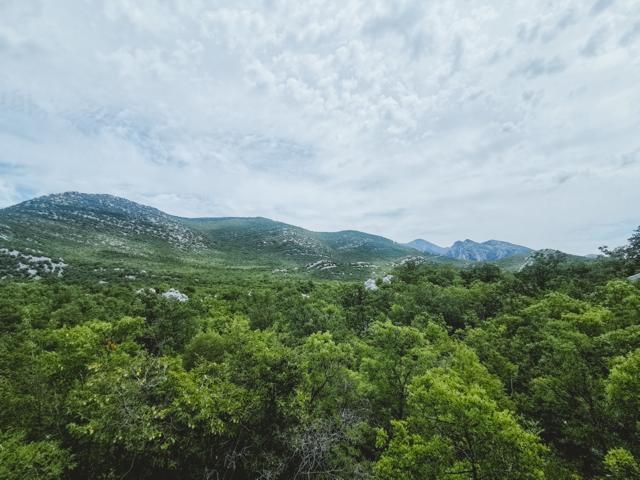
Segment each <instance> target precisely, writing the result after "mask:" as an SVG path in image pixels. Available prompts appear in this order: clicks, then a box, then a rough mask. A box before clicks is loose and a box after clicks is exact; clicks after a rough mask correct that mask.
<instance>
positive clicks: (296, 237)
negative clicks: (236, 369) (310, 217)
mask: <svg viewBox="0 0 640 480" xmlns="http://www.w3.org/2000/svg"><path fill="white" fill-rule="evenodd" d="M0 248H2V250H0V262H1V263H0V268H1V269H2V270H0V277H2V276H6V275H16V274H20V275H29V276H36V275H37V276H41V275H44V274H49V273H51V272H52V271H53V270H56V271H57V272H59V269H56V268H54V267H53V266H52V262H56V263H58V262H63V263H64V264H65V265H66V266H68V265H70V264H71V265H78V264H80V263H82V264H87V263H96V264H101V265H102V264H107V265H119V266H129V267H131V266H137V267H139V269H154V268H160V267H162V269H166V268H167V267H171V269H191V268H211V267H219V268H257V269H264V270H269V271H276V272H278V273H287V272H298V273H300V272H314V273H316V274H321V275H323V276H337V277H341V276H347V277H348V276H352V275H356V276H366V275H367V274H368V273H369V272H371V271H373V270H375V269H376V268H378V267H384V266H390V265H391V264H392V263H394V262H397V261H401V260H402V259H403V258H406V257H410V256H415V255H416V252H415V251H414V250H413V249H410V248H408V247H405V246H402V245H400V244H397V243H395V242H393V241H392V240H389V239H387V238H384V237H380V236H376V235H370V234H367V233H363V232H358V231H343V232H312V231H309V230H305V229H303V228H300V227H296V226H293V225H288V224H286V223H282V222H277V221H273V220H269V219H266V218H193V219H191V218H181V217H176V216H172V215H169V214H166V213H164V212H161V211H160V210H157V209H155V208H152V207H148V206H145V205H140V204H138V203H135V202H132V201H129V200H126V199H123V198H119V197H114V196H111V195H96V194H82V193H76V192H69V193H63V194H56V195H48V196H45V197H39V198H36V199H33V200H29V201H26V202H23V203H20V204H18V205H15V206H12V207H9V208H5V209H3V210H0ZM31 257H33V258H31ZM43 258H48V259H50V261H49V260H47V261H45V260H40V259H43ZM34 259H37V260H34ZM45 264H47V267H46V268H45V267H44V265H45Z"/></svg>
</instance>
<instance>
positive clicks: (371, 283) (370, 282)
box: [364, 278, 378, 291]
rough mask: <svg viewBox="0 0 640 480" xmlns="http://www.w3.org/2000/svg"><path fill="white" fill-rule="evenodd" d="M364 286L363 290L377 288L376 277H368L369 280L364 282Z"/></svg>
mask: <svg viewBox="0 0 640 480" xmlns="http://www.w3.org/2000/svg"><path fill="white" fill-rule="evenodd" d="M364 288H365V290H372V291H375V290H378V285H376V279H375V278H370V279H369V280H367V281H366V282H364Z"/></svg>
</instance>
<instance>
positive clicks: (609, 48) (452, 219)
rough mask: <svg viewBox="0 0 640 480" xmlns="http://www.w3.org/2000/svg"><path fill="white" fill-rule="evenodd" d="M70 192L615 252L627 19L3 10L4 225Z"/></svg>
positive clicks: (523, 8)
mask: <svg viewBox="0 0 640 480" xmlns="http://www.w3.org/2000/svg"><path fill="white" fill-rule="evenodd" d="M67 190H79V191H83V192H96V193H111V194H115V195H121V196H124V197H127V198H130V199H132V200H135V201H139V202H142V203H145V204H149V205H153V206H156V207H158V208H160V209H163V210H165V211H167V212H170V213H174V214H179V215H187V216H229V215H239V216H257V215H260V216H266V217H270V218H275V219H278V220H282V221H286V222H290V223H294V224H297V225H301V226H304V227H307V228H311V229H315V230H338V229H359V230H364V231H368V232H372V233H378V234H382V235H385V236H387V237H390V238H393V239H395V240H398V241H408V240H411V239H413V238H416V237H422V238H425V239H428V240H431V241H434V242H437V243H440V244H449V243H451V242H452V241H453V240H456V239H463V238H466V237H470V238H473V239H475V240H478V241H482V240H487V239H489V238H498V239H503V240H508V241H512V242H516V243H522V244H525V245H528V246H531V247H534V248H544V247H553V248H559V249H563V250H566V251H569V252H575V253H592V252H595V251H596V250H597V246H598V245H602V244H608V245H618V244H621V243H623V242H624V240H625V239H626V238H627V237H628V236H629V234H630V233H631V231H632V230H633V229H634V228H635V227H636V226H638V225H639V224H640V3H639V2H638V0H593V1H585V0H576V1H567V0H554V1H535V2H532V1H531V0H526V1H514V0H505V1H498V0H495V1H491V2H486V3H483V2H481V1H462V0H460V1H437V2H435V1H434V2H426V1H424V0H418V1H371V0H362V1H346V0H340V1H336V2H329V1H299V0H264V1H262V2H259V1H255V2H250V1H248V2H241V1H237V0H236V1H229V2H225V1H214V2H211V1H198V0H181V1H179V2H177V1H176V2H170V1H141V0H110V1H109V2H104V3H103V2H93V1H80V0H78V1H62V0H61V1H31V0H15V1H12V0H8V1H7V0H0V207H2V206H8V205H10V204H13V203H16V202H18V201H21V200H25V199H27V198H30V197H33V196H36V195H41V194H46V193H52V192H61V191H67Z"/></svg>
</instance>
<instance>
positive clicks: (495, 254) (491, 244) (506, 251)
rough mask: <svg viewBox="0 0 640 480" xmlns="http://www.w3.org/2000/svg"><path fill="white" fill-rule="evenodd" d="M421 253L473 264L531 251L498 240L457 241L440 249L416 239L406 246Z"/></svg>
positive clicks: (437, 246) (433, 244)
mask: <svg viewBox="0 0 640 480" xmlns="http://www.w3.org/2000/svg"><path fill="white" fill-rule="evenodd" d="M406 245H407V246H408V247H411V248H415V249H416V250H418V251H420V252H422V253H430V254H432V255H443V256H446V257H449V258H455V259H458V260H470V261H474V262H486V261H495V260H501V259H503V258H508V257H512V256H514V255H519V254H528V253H531V252H532V251H533V250H532V249H530V248H528V247H523V246H522V245H515V244H513V243H509V242H503V241H500V240H487V241H486V242H482V243H478V242H474V241H473V240H469V239H466V240H458V241H457V242H454V243H453V245H451V246H450V247H441V246H439V245H436V244H435V243H431V242H428V241H427V240H423V239H421V238H418V239H416V240H413V241H412V242H409V243H407V244H406Z"/></svg>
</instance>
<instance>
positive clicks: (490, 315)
mask: <svg viewBox="0 0 640 480" xmlns="http://www.w3.org/2000/svg"><path fill="white" fill-rule="evenodd" d="M625 248H626V247H625ZM625 252H626V250H625ZM630 259H631V256H630V255H629V254H628V252H627V253H625V255H622V256H621V255H617V254H615V255H614V254H612V255H611V256H610V257H607V258H601V259H599V260H596V261H593V262H590V263H588V264H585V263H584V262H582V263H575V262H574V260H573V259H571V258H569V257H564V256H558V255H542V256H538V257H536V258H535V259H534V260H533V262H532V263H531V264H529V265H527V266H526V267H524V268H523V269H522V270H521V271H519V272H515V273H514V272H508V271H504V270H501V269H499V268H498V267H496V266H495V265H476V266H473V267H470V268H463V269H460V268H456V267H453V266H450V265H437V264H431V263H425V262H405V263H404V264H403V265H399V266H397V267H395V268H394V270H393V271H391V272H390V273H391V274H392V275H393V278H392V279H391V280H390V281H389V279H387V281H379V282H378V283H377V287H378V288H377V289H365V288H364V287H363V285H362V283H360V282H357V283H352V282H338V281H328V280H318V279H315V280H311V279H309V278H308V277H302V276H289V277H285V278H282V277H278V276H277V275H265V274H263V273H259V272H256V271H247V272H245V273H242V274H240V273H238V272H235V273H234V272H226V271H224V272H223V271H220V270H215V269H214V270H211V271H208V272H202V271H199V272H197V273H196V272H194V271H185V270H181V269H177V270H170V269H167V271H166V272H165V273H163V274H157V273H154V274H149V275H146V276H140V277H138V278H135V279H130V278H125V276H123V274H124V273H125V271H123V272H118V274H117V275H116V274H114V275H112V276H109V277H104V276H103V275H104V274H105V273H104V271H101V270H99V269H97V271H96V272H94V273H93V274H88V273H86V272H85V273H84V274H82V275H75V276H74V275H68V276H67V275H65V276H63V277H55V276H54V277H50V278H43V279H41V280H34V279H30V280H28V279H18V278H14V279H5V280H4V281H2V282H0V331H1V332H2V335H1V336H0V478H7V479H24V478H35V479H49V478H51V479H53V478H66V479H83V478H96V479H116V478H117V479H126V478H130V479H133V478H136V479H178V478H180V479H218V478H224V479H253V478H263V479H285V478H286V479H288V478H298V479H302V478H304V479H337V478H356V479H357V478H360V479H371V478H381V479H413V478H425V479H449V478H457V479H472V480H478V479H483V480H487V479H494V478H504V479H527V480H528V479H543V478H547V479H554V480H555V479H567V480H569V479H573V480H576V479H580V478H583V479H604V478H613V479H620V480H621V479H634V478H640V468H639V466H638V465H639V459H640V447H639V445H640V417H639V415H638V412H639V411H640V382H639V380H638V379H639V378H640V285H639V284H638V283H632V282H630V281H627V280H626V275H627V270H628V267H629V262H630V261H631V260H630ZM104 278H108V280H104V281H101V282H100V283H99V280H103V279H104ZM105 282H106V283H105ZM171 288H175V289H178V290H179V291H180V292H184V293H185V294H187V297H188V300H186V298H184V297H179V299H178V298H176V297H175V296H174V297H172V296H169V297H165V296H163V295H162V293H163V292H166V291H168V290H169V289H171ZM181 300H183V301H181Z"/></svg>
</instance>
